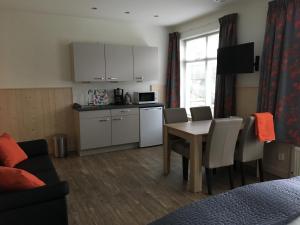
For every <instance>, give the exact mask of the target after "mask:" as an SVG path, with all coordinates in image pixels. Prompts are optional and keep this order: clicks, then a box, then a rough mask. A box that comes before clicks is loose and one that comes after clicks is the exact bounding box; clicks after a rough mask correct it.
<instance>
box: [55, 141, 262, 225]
mask: <svg viewBox="0 0 300 225" xmlns="http://www.w3.org/2000/svg"><path fill="white" fill-rule="evenodd" d="M162 154H163V150H162V147H154V148H145V149H133V150H125V151H118V152H110V153H103V154H98V155H92V156H84V157H78V156H76V155H71V156H69V157H68V158H65V159H53V162H54V165H55V167H56V169H57V172H58V174H59V176H60V177H61V179H62V180H66V181H68V182H69V185H70V194H69V196H68V211H69V224H70V225H141V224H148V223H150V222H152V221H154V220H156V219H158V218H160V217H162V216H164V215H166V214H168V213H170V212H172V211H174V210H175V209H177V208H179V207H182V206H184V205H187V204H189V203H191V202H193V201H197V200H200V199H203V198H206V197H208V196H207V195H206V194H205V193H206V185H205V180H203V188H204V191H203V193H198V194H193V193H189V192H188V191H187V190H186V183H185V182H183V180H182V167H181V157H180V156H179V155H177V154H175V153H174V154H172V157H171V173H170V175H169V176H167V177H165V176H163V160H162ZM226 171H227V170H224V171H223V170H218V171H217V174H216V175H215V176H214V177H213V193H214V194H217V193H220V192H224V191H228V190H229V184H228V176H227V173H226ZM236 173H237V172H236ZM254 175H255V174H254ZM254 175H253V172H252V175H251V172H250V173H248V174H247V179H246V181H247V183H253V182H257V179H256V177H255V176H254ZM204 179H205V176H204ZM239 185H240V177H239V175H238V174H235V187H237V186H239Z"/></svg>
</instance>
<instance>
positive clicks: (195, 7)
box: [0, 0, 241, 26]
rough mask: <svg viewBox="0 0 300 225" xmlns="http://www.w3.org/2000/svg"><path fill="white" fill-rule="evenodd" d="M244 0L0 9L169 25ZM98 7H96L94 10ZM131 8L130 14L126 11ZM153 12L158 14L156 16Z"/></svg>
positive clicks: (22, 3) (9, 4) (76, 0)
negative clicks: (156, 16)
mask: <svg viewBox="0 0 300 225" xmlns="http://www.w3.org/2000/svg"><path fill="white" fill-rule="evenodd" d="M236 1H241V0H226V1H225V2H224V3H216V2H215V1H214V0H0V9H15V10H26V11H33V12H42V13H54V14H61V15H69V16H80V17H92V18H107V19H116V20H124V21H133V22H145V23H151V24H156V25H163V26H170V25H175V24H178V23H182V22H185V21H187V20H190V19H193V18H195V17H198V16H201V15H204V14H207V13H210V12H213V11H216V10H218V9H219V8H221V7H224V6H225V5H226V4H230V3H232V2H236ZM92 7H97V8H98V9H97V10H92V9H91V8H92ZM125 11H130V14H125V13H124V12H125ZM154 15H159V17H158V18H155V17H154Z"/></svg>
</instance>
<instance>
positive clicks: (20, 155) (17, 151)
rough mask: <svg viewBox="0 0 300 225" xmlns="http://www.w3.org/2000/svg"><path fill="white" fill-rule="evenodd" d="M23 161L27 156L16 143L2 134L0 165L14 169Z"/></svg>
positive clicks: (0, 140) (0, 139) (0, 138)
mask: <svg viewBox="0 0 300 225" xmlns="http://www.w3.org/2000/svg"><path fill="white" fill-rule="evenodd" d="M25 159H28V156H27V155H26V153H25V152H24V151H23V150H22V149H21V148H20V147H19V145H18V144H17V142H16V141H15V140H14V139H13V138H12V137H11V136H10V135H9V134H6V133H4V134H2V135H1V136H0V164H1V165H3V166H7V167H14V166H15V165H17V164H18V163H20V162H22V161H24V160H25Z"/></svg>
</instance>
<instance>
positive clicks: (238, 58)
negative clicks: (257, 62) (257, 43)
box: [217, 42, 254, 74]
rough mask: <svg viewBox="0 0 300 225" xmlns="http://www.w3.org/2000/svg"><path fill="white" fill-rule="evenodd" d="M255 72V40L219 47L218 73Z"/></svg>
mask: <svg viewBox="0 0 300 225" xmlns="http://www.w3.org/2000/svg"><path fill="white" fill-rule="evenodd" d="M253 72H254V43H253V42H251V43H246V44H241V45H235V46H231V47H225V48H219V49H218V62H217V74H231V73H253Z"/></svg>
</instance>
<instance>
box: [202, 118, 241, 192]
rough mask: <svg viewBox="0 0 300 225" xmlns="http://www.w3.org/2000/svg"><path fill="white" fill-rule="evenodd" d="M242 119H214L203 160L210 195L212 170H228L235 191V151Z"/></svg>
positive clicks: (231, 185)
mask: <svg viewBox="0 0 300 225" xmlns="http://www.w3.org/2000/svg"><path fill="white" fill-rule="evenodd" d="M242 122H243V119H242V118H226V119H214V120H213V121H212V124H211V126H210V129H209V133H208V138H207V143H206V150H205V153H204V158H203V165H204V166H205V173H206V183H207V190H208V194H210V195H211V194H212V185H211V181H212V170H213V169H216V168H221V167H227V168H228V175H229V183H230V188H231V189H233V187H234V184H233V177H232V166H233V163H234V151H235V145H236V141H237V137H238V134H239V131H240V129H241V126H242Z"/></svg>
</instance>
